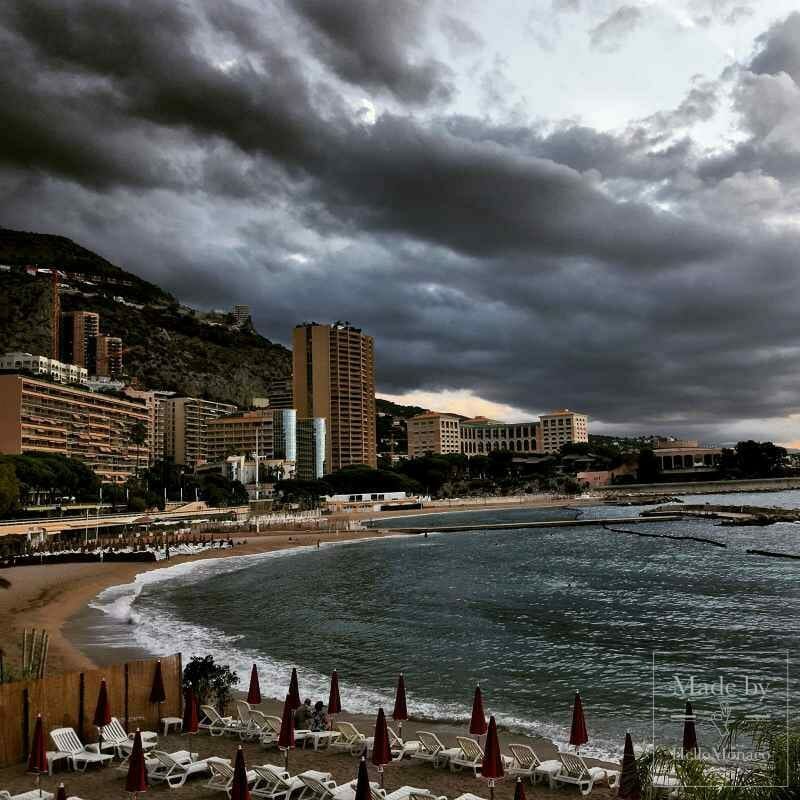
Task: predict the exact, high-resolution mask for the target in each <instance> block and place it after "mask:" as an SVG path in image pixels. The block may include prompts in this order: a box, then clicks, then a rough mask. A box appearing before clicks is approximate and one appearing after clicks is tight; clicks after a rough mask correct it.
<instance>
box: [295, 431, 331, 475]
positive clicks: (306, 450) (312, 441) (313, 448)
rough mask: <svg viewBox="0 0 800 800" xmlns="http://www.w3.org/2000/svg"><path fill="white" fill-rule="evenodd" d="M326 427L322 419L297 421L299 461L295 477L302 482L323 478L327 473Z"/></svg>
mask: <svg viewBox="0 0 800 800" xmlns="http://www.w3.org/2000/svg"><path fill="white" fill-rule="evenodd" d="M325 428H326V425H325V420H324V418H322V417H314V418H312V419H299V420H297V461H296V464H297V466H296V469H295V477H296V478H297V479H298V480H301V481H313V480H316V479H317V478H321V477H322V476H323V475H324V474H325V471H326V466H327V465H326V463H325V452H326V448H325V444H326V443H325V438H326V431H325Z"/></svg>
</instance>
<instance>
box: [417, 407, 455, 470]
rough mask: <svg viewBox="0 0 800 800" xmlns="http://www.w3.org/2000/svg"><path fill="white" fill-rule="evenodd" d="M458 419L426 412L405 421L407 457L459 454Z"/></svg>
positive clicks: (451, 415)
mask: <svg viewBox="0 0 800 800" xmlns="http://www.w3.org/2000/svg"><path fill="white" fill-rule="evenodd" d="M459 421H460V417H457V416H455V415H454V414H438V413H436V412H434V411H428V412H426V413H424V414H418V415H417V416H416V417H411V418H410V419H409V420H407V421H406V430H407V432H408V455H409V457H410V458H419V457H420V456H424V455H427V454H428V453H435V454H447V453H460V452H461V430H460V425H459Z"/></svg>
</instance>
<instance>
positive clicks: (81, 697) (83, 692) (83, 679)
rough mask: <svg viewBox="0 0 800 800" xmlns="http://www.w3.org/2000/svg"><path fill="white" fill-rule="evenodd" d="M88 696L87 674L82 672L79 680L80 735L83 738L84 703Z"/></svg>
mask: <svg viewBox="0 0 800 800" xmlns="http://www.w3.org/2000/svg"><path fill="white" fill-rule="evenodd" d="M85 698H86V676H85V675H84V673H83V672H81V677H80V680H79V681H78V735H79V736H80V737H81V739H83V728H84V719H83V703H84V700H85Z"/></svg>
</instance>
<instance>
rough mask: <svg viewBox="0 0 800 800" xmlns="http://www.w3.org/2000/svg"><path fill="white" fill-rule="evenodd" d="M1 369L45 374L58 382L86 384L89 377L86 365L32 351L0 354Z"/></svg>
mask: <svg viewBox="0 0 800 800" xmlns="http://www.w3.org/2000/svg"><path fill="white" fill-rule="evenodd" d="M0 370H3V371H5V372H8V371H14V372H19V371H24V372H30V373H31V374H33V375H44V376H47V377H48V378H50V379H51V380H54V381H57V382H58V383H78V384H86V382H87V381H88V379H89V373H88V372H87V370H86V368H85V367H79V366H77V364H65V363H63V362H62V361H56V359H54V358H47V357H46V356H35V355H33V354H31V353H5V354H4V355H2V356H0Z"/></svg>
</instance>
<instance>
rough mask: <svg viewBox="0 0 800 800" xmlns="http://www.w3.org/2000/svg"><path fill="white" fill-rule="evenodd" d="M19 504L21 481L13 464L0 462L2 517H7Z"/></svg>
mask: <svg viewBox="0 0 800 800" xmlns="http://www.w3.org/2000/svg"><path fill="white" fill-rule="evenodd" d="M18 505H19V481H18V480H17V472H16V470H15V469H14V466H13V464H8V463H0V517H5V516H7V515H8V514H10V513H11V512H12V511H14V510H15V509H16V508H17V506H18Z"/></svg>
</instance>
